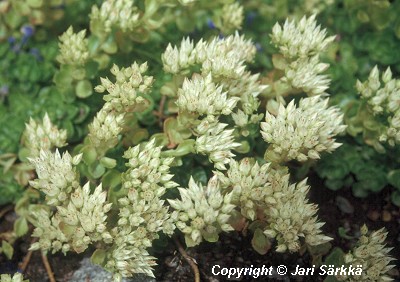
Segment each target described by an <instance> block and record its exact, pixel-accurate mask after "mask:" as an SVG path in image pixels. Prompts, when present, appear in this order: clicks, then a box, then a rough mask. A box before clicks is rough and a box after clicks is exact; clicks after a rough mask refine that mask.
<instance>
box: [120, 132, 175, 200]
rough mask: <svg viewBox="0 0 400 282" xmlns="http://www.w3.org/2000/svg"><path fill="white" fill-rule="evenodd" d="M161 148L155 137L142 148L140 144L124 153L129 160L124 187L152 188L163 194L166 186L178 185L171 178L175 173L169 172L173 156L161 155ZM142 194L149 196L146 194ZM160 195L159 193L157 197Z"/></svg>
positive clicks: (144, 189)
mask: <svg viewBox="0 0 400 282" xmlns="http://www.w3.org/2000/svg"><path fill="white" fill-rule="evenodd" d="M161 148H162V147H161V146H160V147H158V146H156V145H155V139H152V140H151V141H150V142H148V143H147V144H146V146H145V147H144V148H142V149H140V145H138V146H136V147H133V148H129V149H128V150H127V151H126V152H125V153H124V158H126V159H128V160H129V162H128V163H127V164H126V166H127V167H129V169H128V171H127V172H126V173H125V174H124V179H125V181H124V188H126V189H131V188H134V189H137V190H142V191H150V190H152V191H153V192H154V193H160V194H163V193H164V192H165V188H173V187H176V186H177V185H178V184H176V183H175V182H173V181H172V180H171V179H172V177H173V175H172V174H169V173H168V172H169V169H170V165H171V163H172V161H173V158H163V157H161ZM142 196H143V197H144V198H147V197H145V195H142ZM153 196H156V195H153ZM160 196H161V195H157V197H160ZM150 198H151V197H150Z"/></svg>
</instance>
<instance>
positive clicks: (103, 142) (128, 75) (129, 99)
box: [89, 62, 153, 156]
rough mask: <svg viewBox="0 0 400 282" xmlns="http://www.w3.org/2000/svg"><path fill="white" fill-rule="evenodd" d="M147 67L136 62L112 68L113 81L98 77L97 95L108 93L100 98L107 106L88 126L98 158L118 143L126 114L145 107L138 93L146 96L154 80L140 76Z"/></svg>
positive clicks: (144, 102) (145, 64) (143, 100)
mask: <svg viewBox="0 0 400 282" xmlns="http://www.w3.org/2000/svg"><path fill="white" fill-rule="evenodd" d="M147 68H148V67H147V63H143V64H141V65H139V64H137V63H136V62H135V63H133V64H132V65H131V66H130V67H127V68H121V69H120V68H119V67H118V66H117V65H114V66H113V67H112V68H111V73H112V74H113V75H114V76H115V77H116V82H115V83H113V82H111V81H110V80H109V79H108V78H101V84H100V85H98V86H96V87H95V90H96V91H97V92H99V93H103V92H105V91H107V92H108V94H106V95H104V96H103V99H104V100H105V101H106V103H105V104H104V106H103V108H102V109H101V110H100V111H99V112H98V113H97V115H96V117H95V118H94V120H93V122H92V123H91V124H90V125H89V139H90V141H91V144H92V145H93V146H94V148H96V151H97V152H98V154H99V155H100V156H101V155H103V154H104V153H105V152H106V151H107V150H109V149H111V148H112V147H114V146H115V145H116V143H117V142H118V135H119V134H120V132H121V131H122V125H123V123H124V117H125V115H126V113H127V112H132V111H134V110H136V111H139V110H141V109H142V107H143V106H144V105H145V104H146V100H145V99H144V98H143V97H141V96H139V95H138V94H139V93H146V92H147V91H149V89H150V87H151V86H152V84H153V77H151V76H145V75H143V74H144V73H145V72H146V71H147Z"/></svg>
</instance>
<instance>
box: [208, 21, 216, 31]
mask: <svg viewBox="0 0 400 282" xmlns="http://www.w3.org/2000/svg"><path fill="white" fill-rule="evenodd" d="M207 25H208V27H209V28H210V29H215V24H214V22H213V21H212V20H211V19H208V20H207Z"/></svg>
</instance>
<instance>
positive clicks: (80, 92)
mask: <svg viewBox="0 0 400 282" xmlns="http://www.w3.org/2000/svg"><path fill="white" fill-rule="evenodd" d="M75 91H76V96H78V97H79V98H87V97H89V96H90V95H92V94H93V87H92V84H91V83H90V81H89V80H81V81H79V82H78V83H77V84H76V88H75Z"/></svg>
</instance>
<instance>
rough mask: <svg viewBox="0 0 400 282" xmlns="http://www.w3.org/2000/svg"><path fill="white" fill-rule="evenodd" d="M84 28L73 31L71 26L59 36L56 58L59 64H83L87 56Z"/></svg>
mask: <svg viewBox="0 0 400 282" xmlns="http://www.w3.org/2000/svg"><path fill="white" fill-rule="evenodd" d="M85 36H86V30H81V31H80V32H78V33H74V30H73V28H72V26H70V27H69V28H68V29H67V31H66V32H64V33H63V34H62V35H61V36H60V37H59V39H60V43H59V44H58V46H59V48H60V55H58V57H57V60H58V61H59V62H60V63H61V64H68V65H83V64H85V62H86V61H87V59H88V58H89V50H88V40H87V39H85Z"/></svg>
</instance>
